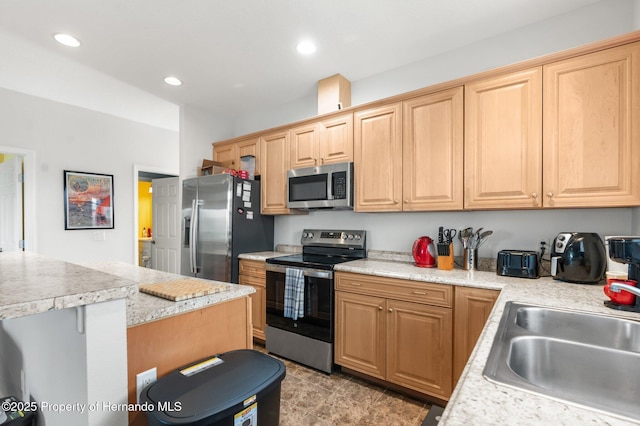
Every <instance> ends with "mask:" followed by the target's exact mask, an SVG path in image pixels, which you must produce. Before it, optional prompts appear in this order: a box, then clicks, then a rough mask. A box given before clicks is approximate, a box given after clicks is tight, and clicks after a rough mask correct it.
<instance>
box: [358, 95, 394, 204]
mask: <svg viewBox="0 0 640 426" xmlns="http://www.w3.org/2000/svg"><path fill="white" fill-rule="evenodd" d="M354 123H355V124H354V125H355V129H354V166H355V186H356V203H355V210H356V211H360V212H375V211H401V210H402V203H401V202H400V201H401V197H402V104H401V103H396V104H391V105H386V106H382V107H378V108H372V109H368V110H364V111H358V112H356V113H355V115H354Z"/></svg>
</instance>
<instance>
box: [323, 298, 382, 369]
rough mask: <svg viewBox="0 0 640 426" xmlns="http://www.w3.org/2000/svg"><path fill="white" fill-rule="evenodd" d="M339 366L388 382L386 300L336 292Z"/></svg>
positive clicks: (337, 361) (336, 349)
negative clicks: (386, 372) (386, 367)
mask: <svg viewBox="0 0 640 426" xmlns="http://www.w3.org/2000/svg"><path fill="white" fill-rule="evenodd" d="M335 295H336V296H335V297H336V304H335V309H336V330H335V356H334V358H335V362H336V364H339V365H342V366H343V367H347V368H351V369H353V370H356V371H359V372H361V373H364V374H368V375H370V376H372V377H377V378H379V379H384V378H385V319H386V318H385V310H386V309H385V307H386V304H385V303H386V302H385V299H383V298H380V297H373V296H363V295H360V294H353V293H347V292H343V291H336V293H335Z"/></svg>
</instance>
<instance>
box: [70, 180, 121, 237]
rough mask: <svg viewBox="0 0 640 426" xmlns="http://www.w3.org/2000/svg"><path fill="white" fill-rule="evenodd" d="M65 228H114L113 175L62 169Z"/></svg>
mask: <svg viewBox="0 0 640 426" xmlns="http://www.w3.org/2000/svg"><path fill="white" fill-rule="evenodd" d="M64 229H113V175H103V174H98V173H83V172H72V171H69V170H65V171H64Z"/></svg>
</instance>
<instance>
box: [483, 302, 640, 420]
mask: <svg viewBox="0 0 640 426" xmlns="http://www.w3.org/2000/svg"><path fill="white" fill-rule="evenodd" d="M639 341H640V323H638V322H635V321H629V320H624V319H617V318H612V317H606V316H600V315H594V314H588V313H580V312H572V311H567V310H562V309H555V308H544V307H538V306H530V305H522V304H518V303H513V302H507V304H506V305H505V310H504V313H503V315H502V319H501V321H500V325H499V327H498V332H497V333H496V337H495V340H494V342H493V346H492V347H491V352H490V353H489V359H488V361H487V365H486V366H485V369H484V372H483V374H484V376H485V377H486V378H487V379H489V380H490V381H493V382H497V383H502V384H506V385H509V386H512V387H516V388H519V389H523V390H526V391H530V392H535V393H539V394H543V395H546V396H550V397H553V398H555V399H560V400H565V401H569V402H573V403H576V404H580V405H583V406H585V407H589V408H592V409H597V410H602V411H606V412H609V413H613V414H618V415H622V416H627V417H631V418H634V419H640V404H639V401H640V390H639V389H640V387H639V384H640V343H639Z"/></svg>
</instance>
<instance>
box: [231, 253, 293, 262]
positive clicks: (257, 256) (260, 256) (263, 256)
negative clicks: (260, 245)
mask: <svg viewBox="0 0 640 426" xmlns="http://www.w3.org/2000/svg"><path fill="white" fill-rule="evenodd" d="M288 254H291V253H285V252H281V251H259V252H255V253H242V254H239V255H238V258H239V259H247V260H257V261H261V262H264V261H265V260H267V259H269V258H272V257H278V256H286V255H288Z"/></svg>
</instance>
